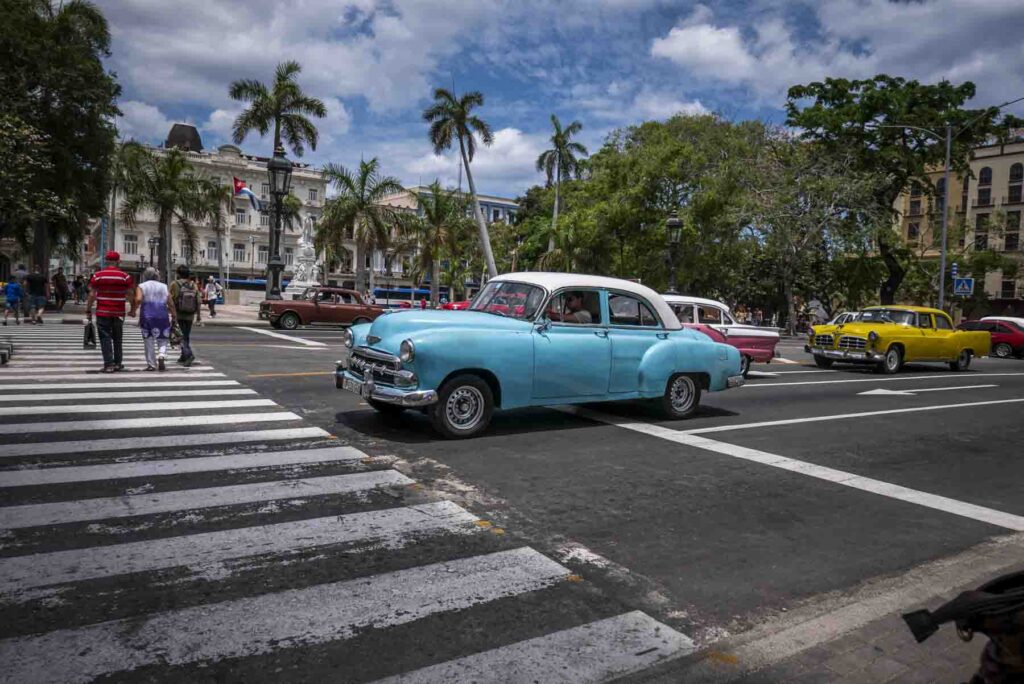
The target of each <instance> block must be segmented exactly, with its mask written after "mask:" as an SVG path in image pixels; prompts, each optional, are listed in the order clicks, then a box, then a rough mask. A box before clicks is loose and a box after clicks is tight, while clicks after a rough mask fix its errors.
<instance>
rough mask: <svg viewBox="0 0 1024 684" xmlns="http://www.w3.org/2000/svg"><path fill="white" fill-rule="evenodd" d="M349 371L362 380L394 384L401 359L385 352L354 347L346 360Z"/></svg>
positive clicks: (400, 366) (400, 365)
mask: <svg viewBox="0 0 1024 684" xmlns="http://www.w3.org/2000/svg"><path fill="white" fill-rule="evenodd" d="M348 368H349V372H351V373H352V374H353V375H356V376H358V377H359V378H360V379H362V380H367V379H372V380H373V381H374V382H376V383H380V384H382V385H393V384H395V374H396V373H398V371H400V370H402V361H401V360H400V359H399V358H398V357H397V356H392V355H391V354H388V353H386V352H381V351H377V350H376V349H370V348H369V347H356V348H355V349H354V350H352V356H351V357H350V358H349V362H348Z"/></svg>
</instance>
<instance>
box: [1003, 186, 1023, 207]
mask: <svg viewBox="0 0 1024 684" xmlns="http://www.w3.org/2000/svg"><path fill="white" fill-rule="evenodd" d="M1009 190H1010V194H1009V195H1008V196H1007V197H1006V202H1007V204H1020V201H1021V185H1020V184H1019V183H1018V184H1017V185H1011V186H1010V189H1009Z"/></svg>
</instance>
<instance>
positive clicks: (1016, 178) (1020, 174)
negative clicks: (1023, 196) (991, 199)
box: [1010, 162, 1024, 183]
mask: <svg viewBox="0 0 1024 684" xmlns="http://www.w3.org/2000/svg"><path fill="white" fill-rule="evenodd" d="M1022 181H1024V164H1021V163H1020V162H1017V163H1016V164H1014V165H1013V166H1011V167H1010V182H1011V183H1020V182H1022Z"/></svg>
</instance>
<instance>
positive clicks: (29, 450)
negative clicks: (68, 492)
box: [0, 427, 331, 458]
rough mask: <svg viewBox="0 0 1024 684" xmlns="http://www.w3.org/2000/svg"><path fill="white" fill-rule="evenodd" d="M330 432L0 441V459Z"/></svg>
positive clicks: (312, 429) (183, 446) (315, 429)
mask: <svg viewBox="0 0 1024 684" xmlns="http://www.w3.org/2000/svg"><path fill="white" fill-rule="evenodd" d="M330 436H331V434H330V433H329V432H327V431H326V430H321V429H320V428H318V427H304V428H280V429H277V430H247V431H245V432H209V433H204V434H199V435H163V436H160V437H116V438H112V439H87V440H79V439H76V440H69V441H65V442H36V443H28V444H0V458H13V457H16V456H47V455H53V454H74V455H78V454H83V453H92V452H97V451H124V450H126V449H131V450H134V451H143V450H145V449H159V448H162V447H177V448H179V449H187V448H189V447H194V446H206V445H210V444H228V445H235V444H244V443H252V442H270V441H280V440H289V441H291V440H299V439H316V438H319V439H325V438H328V437H330Z"/></svg>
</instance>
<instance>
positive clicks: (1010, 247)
mask: <svg viewBox="0 0 1024 684" xmlns="http://www.w3.org/2000/svg"><path fill="white" fill-rule="evenodd" d="M1003 249H1004V250H1006V251H1007V252H1016V251H1018V250H1020V233H1007V234H1006V237H1005V238H1004V239H1003Z"/></svg>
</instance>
